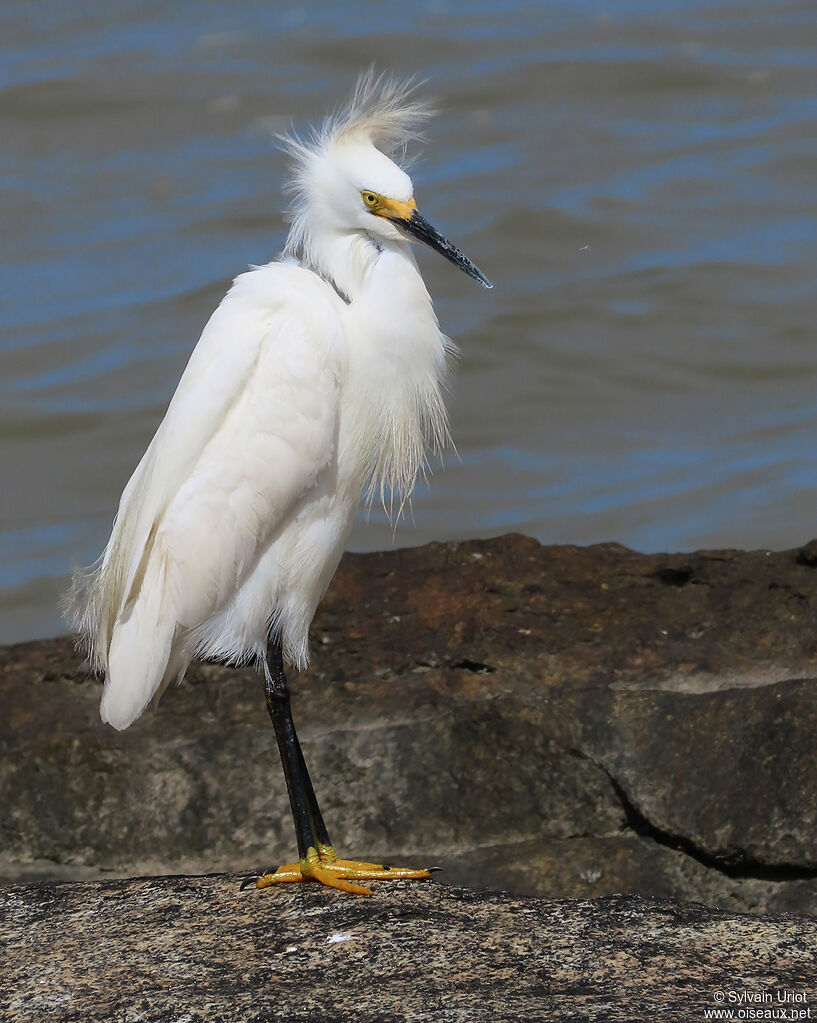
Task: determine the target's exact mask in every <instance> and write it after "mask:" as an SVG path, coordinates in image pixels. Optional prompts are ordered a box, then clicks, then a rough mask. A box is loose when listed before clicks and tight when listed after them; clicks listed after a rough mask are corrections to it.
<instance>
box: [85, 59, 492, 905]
mask: <svg viewBox="0 0 817 1023" xmlns="http://www.w3.org/2000/svg"><path fill="white" fill-rule="evenodd" d="M425 115H426V110H425V108H424V107H423V105H422V104H420V103H418V102H417V101H416V100H415V99H414V98H413V96H412V89H411V88H410V87H407V86H405V85H402V84H400V83H398V82H395V81H394V80H392V79H384V78H382V77H381V78H376V77H375V76H374V75H373V74H372V73H371V72H370V73H368V74H366V75H364V76H362V78H361V79H360V81H359V82H358V85H357V88H356V90H355V93H354V95H353V97H352V99H351V102H350V103H349V105H348V106H347V107H346V109H345V110H344V111H343V112H341V113H340V114H336V115H335V116H333V117H330V118H329V119H328V120H327V121H325V122H324V124H323V125H322V126H321V128H320V129H319V130H316V131H314V132H313V133H312V134H311V135H310V136H309V137H308V138H307V139H306V140H303V139H300V138H298V137H295V136H291V137H289V138H287V139H286V140H285V143H286V146H287V148H288V150H289V153H290V155H291V157H292V158H293V162H294V177H293V180H292V185H291V187H292V192H293V194H294V200H293V207H292V226H291V230H290V233H289V237H288V239H287V243H286V247H285V249H284V253H283V255H282V257H281V259H280V260H279V261H276V262H273V263H270V264H268V265H266V266H259V267H254V268H253V269H251V270H250V271H249V272H248V273H244V274H242V275H241V276H240V277H237V278H236V279H235V281H234V283H233V286H232V288H231V289H230V291H229V292H228V293H227V295H226V297H225V298H224V300H223V301H222V302H221V304H220V305H219V307H218V308H217V309H216V311H215V312H214V313H213V316H212V317H211V319H210V321H209V323H208V324H207V326H206V327H205V328H204V332H203V333H202V335H201V338H200V340H199V342H198V344H197V345H196V347H195V349H194V351H193V353H192V355H191V357H190V361H189V362H188V364H187V368H186V369H185V371H184V373H183V375H182V377H181V380H180V381H179V385H178V387H177V389H176V392H175V394H174V395H173V398H172V400H171V402H170V405H169V407H168V410H167V413H166V415H165V417H164V420H163V421H162V423H161V424H160V426H159V428H158V430H157V431H156V434H155V436H154V438H153V440H152V441H151V443H150V446H149V447H148V449H147V451H146V452H145V454H144V456H143V457H142V460H141V461H140V462H139V465H138V466H137V468H136V470H135V472H134V473H133V475H132V476H131V478H130V480H129V482H128V484H127V486H126V487H125V489H124V492H123V493H122V497H121V499H120V502H119V510H118V512H117V515H116V519H115V521H114V525H113V530H112V533H111V537H110V540H109V541H108V544H107V546H106V548H105V551H104V553H103V555H102V556H101V558H100V560H99V561H98V562H97V563H96V565H95V566H92V568H91V569H89V570H87V571H86V572H78V573H76V574H75V578H74V584H73V587H72V589H71V592H70V593H69V594H68V597H67V599H66V610H67V613H68V615H69V617H70V620H71V622H72V623H73V625H74V626H75V628H76V629H77V631H78V632H79V633H80V635H81V637H82V639H83V641H84V643H85V645H86V646H87V648H88V651H89V656H90V661H91V664H92V665H93V666H94V668H95V669H96V670H97V671H99V672H100V673H104V676H105V685H104V690H103V694H102V702H101V707H100V712H101V715H102V718H103V720H104V721H107V722H108V723H110V724H111V725H113V727H114V728H117V729H124V728H127V727H128V726H129V725H130V724H131V723H132V722H133V721H135V720H136V719H137V718H138V717H139V715H140V714H141V713H142V712H143V711H144V710H145V708H146V707H147V705H148V703H149V702H150V701H151V700H152V699H153V700H156V699H158V697H159V696H160V695H161V693H162V692H163V691H164V689H165V688H166V687H167V686H168V684H169V683H171V682H174V681H175V682H181V680H182V678H183V677H184V674H185V671H186V670H187V667H188V665H189V664H190V662H191V660H192V659H193V658H194V657H200V658H203V659H208V660H214V661H219V662H222V663H227V664H234V665H240V664H246V663H250V662H255V663H256V664H257V665H258V666H259V668H260V669H261V670H262V671H263V675H264V680H265V691H266V699H267V707H268V710H269V714H270V717H271V719H272V722H273V725H274V727H275V733H276V737H277V740H278V745H279V750H280V753H281V759H282V763H283V767H284V772H285V775H286V781H287V788H288V790H289V797H290V802H291V806H292V814H293V818H294V821H295V830H296V834H297V841H298V852H299V858H300V861H299V863H297V864H295V863H292V864H287V865H285V866H283V867H281V868H279V869H278V870H277V871H274V872H269V873H267V874H266V875H263V876H261V877H259V878H257V879H255V880H256V883H257V885H258V887H266V886H267V885H270V884H275V883H278V882H283V881H298V880H303V879H307V878H309V879H313V880H318V881H321V882H323V883H324V884H328V885H331V886H332V887H335V888H341V889H343V890H344V891H352V892H359V893H366V894H368V893H369V889H367V888H364V887H362V886H360V885H357V884H354V883H352V882H353V881H354V880H361V879H381V878H403V877H411V878H420V877H427V876H428V871H426V870H416V871H415V870H402V869H389V868H385V867H382V866H379V865H377V864H370V863H362V862H358V861H350V860H341V859H338V857H337V856H336V854H335V852H334V850H333V848H332V844H331V842H330V840H329V835H328V833H327V830H326V827H325V825H324V823H323V819H322V817H321V814H320V810H319V808H318V802H317V800H316V798H315V794H314V791H313V789H312V785H311V783H310V780H309V775H308V773H307V769H306V765H305V763H304V758H303V755H302V753H301V749H300V745H299V743H298V739H297V736H296V733H295V728H294V725H293V721H292V714H291V711H290V704H289V689H288V685H287V680H286V676H285V674H284V662H285V661H286V662H289V663H290V664H291V665H294V666H295V667H297V668H303V667H305V666H306V665H307V663H308V660H309V653H308V633H309V627H310V624H311V621H312V617H313V615H314V613H315V609H316V607H317V604H318V602H319V600H320V599H321V597H322V596H323V593H324V591H325V590H326V587H327V586H328V584H329V581H330V579H331V578H332V575H333V573H334V571H335V568H336V567H337V564H338V561H339V560H340V557H341V554H342V552H343V549H344V545H345V542H346V539H347V537H348V535H349V530H350V528H351V526H352V522H353V518H354V515H355V510H356V508H357V506H358V503H359V500H360V497H361V494H362V492H363V491H364V489H366V488H370V490H371V492H372V493H378V492H379V493H381V494H382V495H385V494H386V493H389V492H390V493H392V494H397V495H398V496H399V499H400V500H404V499H405V497H406V496H407V495H408V494H409V493H410V491H411V489H412V486H413V484H414V482H415V480H416V478H417V474H418V472H420V471H421V469H422V466H423V464H424V460H425V457H426V450H427V448H428V447H429V446H431V447H439V446H440V445H442V444H443V443H444V442H445V440H446V438H447V432H448V431H447V421H446V412H445V406H444V403H443V396H442V390H441V387H442V382H443V379H444V376H445V372H446V362H447V356H448V355H449V353H450V351H451V345H450V342H449V341H448V340H447V339H446V337H445V336H444V335H443V334H442V333H441V331H440V328H439V324H438V322H437V318H436V316H435V314H434V310H433V308H432V304H431V299H430V297H429V294H428V292H427V291H426V288H425V285H424V283H423V279H422V277H421V276H420V272H419V269H418V267H417V264H416V262H415V259H414V256H413V254H412V251H411V247H410V242H411V240H412V239H418V240H420V241H423V242H425V243H426V244H428V245H430V246H431V247H432V248H433V249H436V250H437V251H438V252H440V253H442V254H443V255H444V256H445V257H446V258H447V259H449V260H450V261H451V262H452V263H454V264H455V265H456V266H458V267H459V268H460V269H461V270H464V271H465V273H467V274H468V275H469V276H471V277H472V278H474V279H475V280H477V281H479V282H480V283H481V284H483V285H485V287H491V285H490V283H489V281H488V280H487V279H486V278H485V277H484V276H483V274H482V273H481V272H480V271H479V270H478V269H477V268H476V267H475V266H474V264H473V263H471V262H470V261H469V260H468V259H466V257H465V256H464V255H463V254H462V253H461V252H460V251H459V250H458V249H456V248H455V247H454V246H453V245H452V244H451V243H450V242H449V241H447V240H446V239H445V238H444V237H443V236H442V235H441V234H439V233H438V232H437V231H436V230H435V229H434V228H433V227H431V226H430V224H429V223H428V222H427V221H426V220H425V219H424V218H423V217H422V216H421V215H420V213H419V211H418V209H417V206H416V203H415V200H414V190H413V187H412V183H411V180H410V179H409V177H408V175H407V174H406V172H405V171H404V170H403V169H401V167H400V166H398V164H397V163H396V162H394V161H393V159H391V157H392V156H394V155H395V153H396V151H397V150H398V149H400V148H401V147H402V146H403V144H404V143H405V142H406V140H407V139H410V138H412V137H417V132H416V128H417V125H418V123H419V122H420V121H421V120H422V118H423V117H424V116H425Z"/></svg>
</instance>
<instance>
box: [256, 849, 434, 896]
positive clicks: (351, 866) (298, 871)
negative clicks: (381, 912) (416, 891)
mask: <svg viewBox="0 0 817 1023" xmlns="http://www.w3.org/2000/svg"><path fill="white" fill-rule="evenodd" d="M429 877H431V871H430V870H427V869H423V870H411V869H409V868H406V867H388V866H384V865H383V864H382V863H364V862H363V861H362V860H341V859H339V858H338V856H337V854H336V853H335V850H334V849H333V848H332V846H331V845H327V846H324V845H322V846H320V847H319V848H318V849H315V847H314V846H312V847H310V848H309V849H308V850H307V853H306V856H305V857H304V858H303V859H302V860H301V861H300V863H285V864H283V866H281V867H279V868H278V869H277V870H276V871H275V872H274V873H272V874H264V875H263V876H262V877H259V878H258V879H257V880H256V882H255V887H256V888H269V887H270V886H271V885H274V884H287V883H290V882H293V881H318V882H319V883H320V884H325V885H327V886H328V887H329V888H337V889H338V890H339V891H342V892H351V893H352V894H353V895H371V894H372V890H371V888H366V887H365V886H364V885H359V884H354V883H353V882H354V881H402V880H417V881H422V880H424V879H426V878H429Z"/></svg>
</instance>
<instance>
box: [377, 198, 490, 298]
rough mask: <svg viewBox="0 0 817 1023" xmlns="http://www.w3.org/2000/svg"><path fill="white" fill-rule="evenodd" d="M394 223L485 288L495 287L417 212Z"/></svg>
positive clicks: (393, 221) (395, 220)
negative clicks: (406, 218)
mask: <svg viewBox="0 0 817 1023" xmlns="http://www.w3.org/2000/svg"><path fill="white" fill-rule="evenodd" d="M392 223H393V224H397V226H398V227H399V228H401V229H402V230H403V231H405V232H406V234H409V235H411V237H412V238H416V239H417V241H419V242H425V243H426V245H430V246H431V248H432V249H436V250H437V252H439V253H441V255H443V256H445V258H446V259H449V260H450V261H451V262H452V263H453V264H454V266H458V267H459V268H460V270H462V271H463V273H467V274H468V276H469V277H473V278H474V280H475V281H479V283H480V284H481V285H482V286H483V287H484V288H492V287H493V284H491V282H490V281H489V280H488V278H487V277H486V276H485V274H484V273H483V272H482V271H481V270H480V269H479V268H478V267H476V266H474V264H473V263H472V262H471V260H470V259H469V258H468V257H467V256H464V255H463V254H462V253H461V252H460V250H459V249H458V248H457V246H456V245H452V244H451V242H450V241H449V240H448V239H447V238H446V237H444V236H443V235H441V234H440V232H439V231H437V230H435V229H434V228H433V227H432V226H431V224H429V222H428V221H427V220H426V218H425V217H423V216H421V214H420V213H419V212H418V211H417V210H414V212H413V213H412V214H411V216H410V217H409V219H408V220H403V219H402V218H401V219H399V220H398V219H396V218H395V219H394V220H392Z"/></svg>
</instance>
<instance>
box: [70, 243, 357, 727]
mask: <svg viewBox="0 0 817 1023" xmlns="http://www.w3.org/2000/svg"><path fill="white" fill-rule="evenodd" d="M339 302H340V300H339V299H338V298H337V297H336V296H335V294H334V292H333V291H332V290H331V288H329V287H328V286H327V285H326V284H324V283H323V282H322V281H321V280H320V279H319V278H317V277H316V276H315V275H313V274H311V273H309V272H308V271H306V270H303V269H301V268H299V267H297V266H294V265H289V264H285V263H275V264H270V265H269V266H267V267H260V268H256V269H255V270H253V271H251V272H249V273H247V274H243V275H242V276H241V277H239V278H237V279H236V281H235V283H234V285H233V287H232V288H231V290H230V291H229V293H228V294H227V296H226V297H225V299H224V300H223V302H222V303H221V305H220V306H219V308H218V309H217V310H216V311H215V313H214V314H213V316H212V317H211V319H210V321H209V323H208V324H207V326H206V327H205V330H204V332H203V334H202V336H201V339H200V341H199V343H198V345H197V346H196V348H195V350H194V352H193V354H192V356H191V358H190V361H189V363H188V365H187V368H186V369H185V372H184V374H183V376H182V378H181V380H180V382H179V385H178V387H177V389H176V392H175V394H174V396H173V398H172V400H171V402H170V405H169V407H168V410H167V413H166V415H165V417H164V419H163V421H162V423H161V425H160V426H159V429H158V430H157V432H156V434H155V436H154V438H153V440H152V442H151V444H150V446H149V447H148V449H147V451H146V452H145V455H144V456H143V458H142V460H141V461H140V463H139V465H138V466H137V468H136V470H135V472H134V473H133V476H132V477H131V479H130V480H129V482H128V484H127V486H126V487H125V490H124V491H123V494H122V498H121V500H120V504H119V510H118V512H117V516H116V519H115V521H114V526H113V531H112V534H111V538H110V540H109V542H108V545H107V547H106V549H105V552H104V554H103V556H102V559H101V561H100V563H98V565H97V566H96V567H95V568H93V569H92V570H91V571H90V572H85V573H77V575H76V576H75V580H74V586H73V588H72V591H71V593H70V594H69V597H68V599H67V601H66V605H67V611H68V614H69V616H70V617H71V620H72V622H73V624H74V626H75V627H76V628H77V630H78V631H79V632H80V634H81V636H82V638H83V640H84V642H85V644H86V645H87V647H88V650H89V653H90V655H91V659H92V662H93V663H94V665H95V666H96V667H97V668H98V669H99V670H102V671H104V672H105V674H106V689H105V697H104V698H103V717H105V718H106V720H110V722H111V723H112V724H114V725H115V726H116V727H120V728H122V727H126V726H127V724H130V723H131V721H133V720H134V719H135V718H136V717H138V716H139V714H141V712H142V710H144V708H145V706H146V705H147V703H148V702H149V701H150V699H151V697H152V696H153V694H154V693H155V692H156V691H157V689H158V688H159V687H160V686H161V685H162V683H163V682H164V683H165V684H166V682H167V679H166V678H165V675H166V671H167V668H168V664H169V663H170V662H171V660H173V659H172V656H171V655H172V648H173V646H174V643H176V642H177V641H178V639H179V636H180V634H182V633H184V632H185V631H189V630H193V629H195V628H196V627H197V626H198V625H200V624H201V623H202V622H203V621H205V620H206V619H207V617H208V616H210V615H212V614H214V613H216V612H217V611H218V610H219V609H220V608H221V607H223V606H224V604H225V603H226V602H227V601H228V600H229V599H230V597H231V596H232V595H234V594H235V592H236V590H237V589H238V588H239V587H240V585H241V582H242V579H244V578H245V577H246V575H247V573H249V572H250V571H251V570H252V568H253V566H254V565H255V564H256V563H257V561H258V558H259V557H260V556H261V554H262V553H263V551H264V550H265V549H266V547H267V546H268V545H269V543H270V540H271V538H272V537H273V536H274V534H275V532H276V530H278V529H280V528H282V526H283V525H284V524H285V523H286V521H287V517H288V515H289V514H290V513H291V511H292V509H293V508H294V507H295V506H297V504H298V502H299V501H301V500H302V499H303V497H304V495H305V494H307V493H308V492H309V490H310V488H312V487H314V486H315V485H316V483H317V481H318V479H319V478H320V476H321V473H323V472H325V471H326V469H327V467H328V466H329V465H330V463H331V462H332V460H333V458H334V455H335V437H336V430H337V414H338V373H339V366H340V364H341V361H342V358H343V342H342V332H341V329H340V321H339V317H338V303H339ZM176 660H178V659H176Z"/></svg>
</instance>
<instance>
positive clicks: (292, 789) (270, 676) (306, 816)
mask: <svg viewBox="0 0 817 1023" xmlns="http://www.w3.org/2000/svg"><path fill="white" fill-rule="evenodd" d="M264 667H265V670H264V689H265V692H266V697H267V710H268V711H269V716H270V718H271V719H272V724H273V727H274V729H275V737H276V739H277V740H278V750H279V752H280V754H281V763H282V764H283V768H284V776H285V777H286V782H287V791H288V792H289V802H290V805H291V807H292V818H293V820H294V821H295V833H296V836H297V839H298V856H299V857H300V858H301V859H303V858H304V857H305V856H306V853H307V850H308V849H309V848H310V847H311V848H313V849H316V850H317V849H318V847H319V846H330V845H331V844H332V843H331V841H330V839H329V833H328V831H327V830H326V825H325V824H324V823H323V817H322V816H321V811H320V807H319V806H318V800H317V798H316V797H315V790H314V789H313V788H312V782H311V781H310V778H309V772H308V771H307V769H306V761H305V760H304V755H303V753H302V751H301V744H300V743H299V742H298V734H297V732H296V731H295V722H294V721H293V720H292V708H291V707H290V702H289V684H288V682H287V678H286V675H285V674H284V660H283V655H282V652H281V645H280V643H277V642H273V641H272V640H271V641H270V643H269V645H268V647H267V659H266V664H265V666H264Z"/></svg>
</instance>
